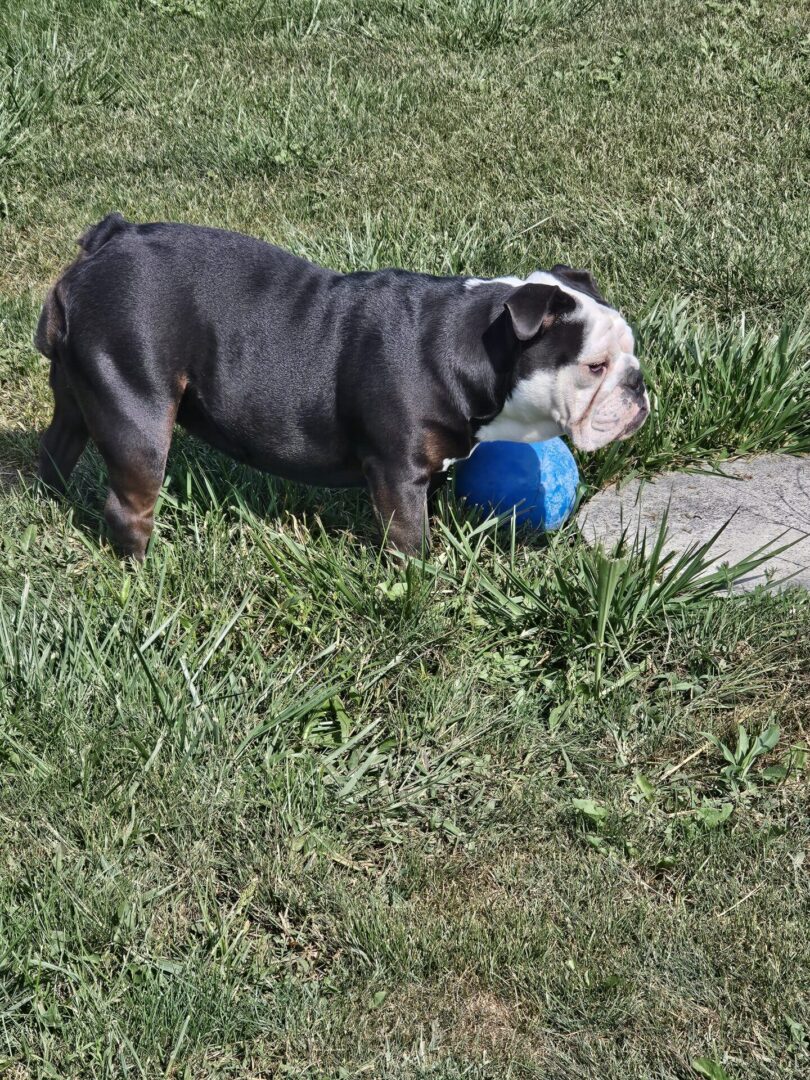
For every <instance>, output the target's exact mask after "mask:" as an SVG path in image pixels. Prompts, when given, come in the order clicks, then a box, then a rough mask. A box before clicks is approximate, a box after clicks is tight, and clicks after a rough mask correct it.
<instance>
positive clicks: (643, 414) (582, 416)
mask: <svg viewBox="0 0 810 1080" xmlns="http://www.w3.org/2000/svg"><path fill="white" fill-rule="evenodd" d="M491 280H493V281H498V282H503V283H504V284H509V285H513V286H515V287H517V286H520V285H524V284H539V285H555V286H556V287H557V288H559V289H562V291H563V292H566V293H568V294H569V295H570V296H572V297H573V298H574V299H575V301H576V305H577V306H576V308H575V310H573V311H572V312H570V313H569V314H566V315H563V316H561V317H560V318H559V319H558V320H557V322H556V324H555V325H554V326H552V328H551V329H550V330H549V331H548V333H546V334H543V335H542V336H541V337H540V338H539V339H538V341H537V342H536V343H535V344H534V345H532V346H530V348H529V349H528V350H527V351H526V353H525V354H524V357H523V358H522V359H521V366H522V368H524V369H525V374H521V373H520V372H519V374H518V380H517V382H516V384H515V387H514V389H513V390H512V393H511V394H510V395H509V397H508V398H507V400H506V402H505V403H504V407H503V409H502V410H501V412H500V413H499V414H498V415H497V416H496V417H494V419H492V420H490V421H489V423H487V424H486V425H484V426H483V427H482V428H480V429H479V430H478V432H477V438H478V439H479V440H481V441H482V442H488V441H492V440H496V439H506V440H508V441H510V442H542V441H543V440H545V439H551V438H554V436H556V435H563V434H565V435H567V436H568V437H569V438H570V439H571V441H572V442H573V443H574V445H575V446H576V447H578V448H579V449H580V450H598V449H599V448H600V447H602V446H606V445H607V444H608V443H609V442H612V441H613V440H614V439H623V438H628V437H629V436H630V435H632V434H633V432H635V431H637V430H638V428H640V427H641V425H642V424H643V423H644V421H645V420H646V418H647V416H648V414H649V411H650V401H649V397H648V396H647V391H646V389H645V388H644V382H643V379H642V377H641V369H640V365H639V362H638V360H637V359H636V357H635V355H634V352H633V349H634V342H633V334H632V331H631V330H630V327H629V326H628V325H627V323H626V322H625V320H624V319H623V318H622V316H621V315H620V314H619V313H618V311H616V310H614V309H613V308H611V307H608V306H606V305H605V304H600V303H598V302H597V301H596V300H594V299H593V298H592V297H591V296H589V295H588V294H587V293H584V292H580V291H579V290H578V289H575V288H572V287H571V286H569V285H568V284H567V283H566V282H564V281H562V280H561V279H560V278H557V277H556V276H555V275H553V274H549V273H545V272H543V271H540V270H538V271H535V273H533V274H530V275H529V277H527V278H526V279H525V281H524V280H521V279H520V278H514V277H506V278H495V279H491ZM487 283H488V282H485V281H483V280H481V279H479V278H470V279H469V280H468V281H466V282H465V287H466V288H468V289H471V288H476V287H477V286H479V285H483V284H487ZM573 323H579V328H580V329H581V347H580V348H579V351H578V354H577V355H576V356H569V355H568V354H567V352H565V351H564V349H563V346H564V344H565V342H566V340H567V341H570V340H571V339H572V335H573V334H574V333H575V332H576V327H574V326H572V325H571V324H573ZM555 344H556V345H557V350H556V351H555Z"/></svg>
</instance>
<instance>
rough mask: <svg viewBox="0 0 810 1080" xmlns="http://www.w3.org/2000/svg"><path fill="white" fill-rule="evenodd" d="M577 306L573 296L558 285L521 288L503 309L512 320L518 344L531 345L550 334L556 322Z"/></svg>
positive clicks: (511, 294)
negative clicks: (527, 342)
mask: <svg viewBox="0 0 810 1080" xmlns="http://www.w3.org/2000/svg"><path fill="white" fill-rule="evenodd" d="M576 306H577V302H576V300H575V299H574V298H573V296H569V294H568V293H566V292H563V290H562V289H558V288H557V286H556V285H534V284H530V285H519V286H518V287H517V288H516V289H515V290H514V292H511V293H510V294H509V296H508V297H507V299H506V302H505V304H504V307H505V308H506V311H507V313H508V314H509V318H510V319H511V320H512V329H513V330H514V331H515V336H516V337H517V338H518V340H519V341H530V340H531V339H532V338H533V337H537V335H538V334H539V333H540V332H541V330H548V329H549V328H550V327H551V326H553V325H554V322H555V321H556V320H557V319H558V318H559V317H560V315H565V314H566V312H569V311H573V310H574V308H575V307H576Z"/></svg>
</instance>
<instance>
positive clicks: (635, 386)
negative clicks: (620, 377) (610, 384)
mask: <svg viewBox="0 0 810 1080" xmlns="http://www.w3.org/2000/svg"><path fill="white" fill-rule="evenodd" d="M624 385H625V386H626V387H627V389H628V390H630V391H631V392H632V393H634V394H643V393H644V389H645V387H644V376H643V375H642V374H641V372H640V371H639V369H638V368H633V369H632V370H631V371H628V372H627V374H626V375H625V377H624Z"/></svg>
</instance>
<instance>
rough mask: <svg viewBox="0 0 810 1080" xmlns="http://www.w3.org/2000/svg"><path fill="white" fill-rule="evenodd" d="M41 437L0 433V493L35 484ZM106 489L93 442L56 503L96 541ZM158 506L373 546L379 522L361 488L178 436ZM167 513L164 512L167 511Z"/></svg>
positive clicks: (34, 433) (38, 434) (37, 432)
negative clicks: (345, 535)
mask: <svg viewBox="0 0 810 1080" xmlns="http://www.w3.org/2000/svg"><path fill="white" fill-rule="evenodd" d="M43 433H44V432H43V430H34V431H17V430H8V429H6V430H0V494H2V493H5V492H10V491H12V490H13V489H14V488H17V487H26V488H31V489H34V488H35V487H36V485H37V458H38V455H39V444H40V440H41V438H42V435H43ZM106 490H107V476H106V468H105V465H104V462H103V460H102V459H101V456H100V455H99V453H98V451H97V450H96V448H95V447H94V446H93V445H92V443H89V444H88V446H87V449H86V450H85V451H84V453H83V454H82V456H81V458H80V459H79V463H78V465H77V466H76V469H75V470H74V472H73V475H72V476H71V478H70V482H69V484H68V488H67V493H66V494H65V496H64V497H63V498H62V499H60V500H59V501H61V502H63V503H64V504H65V505H66V506H69V507H70V508H71V509H72V511H73V523H74V525H75V526H76V527H77V528H78V529H80V530H81V531H82V532H84V533H85V534H86V535H87V536H89V537H92V538H93V539H94V540H96V541H99V540H101V538H102V537H103V536H104V534H105V529H104V521H103V516H102V511H103V507H104V499H105V497H106ZM161 503H163V505H164V507H165V506H167V505H168V506H170V507H176V508H178V509H180V510H186V509H188V510H195V511H197V512H199V513H202V514H205V513H207V512H209V511H211V510H215V511H220V512H227V511H228V510H229V509H232V510H233V511H234V512H236V511H237V510H238V509H239V508H240V507H241V508H244V509H247V510H248V511H249V512H251V513H252V514H255V515H256V517H258V518H261V519H265V520H269V519H274V518H275V519H284V518H287V517H290V516H294V517H296V518H304V519H306V520H317V521H319V522H320V523H321V524H322V526H323V528H324V530H325V531H326V532H327V533H339V532H344V531H351V532H355V533H357V536H358V539H361V540H363V541H371V542H376V531H375V523H374V520H373V516H372V513H371V507H370V503H369V499H368V495H367V493H366V491H365V490H364V489H362V488H352V489H327V488H316V487H307V486H306V485H303V484H295V483H292V482H291V481H287V480H283V479H281V478H279V477H276V476H271V475H270V474H268V473H263V472H260V471H259V470H258V469H253V468H251V467H249V466H246V465H241V464H239V463H238V462H236V461H233V460H232V459H230V458H228V457H226V456H225V455H223V454H220V453H219V452H217V451H216V450H213V449H212V448H211V447H209V446H206V445H205V444H204V443H202V442H200V441H199V440H197V439H195V438H194V437H193V436H190V435H188V434H186V433H185V432H183V431H180V430H178V431H177V432H176V433H175V436H174V439H173V441H172V447H171V450H170V452H169V459H168V463H167V467H166V479H165V482H164V487H163V493H162V495H161ZM163 512H164V513H165V510H164V511H163Z"/></svg>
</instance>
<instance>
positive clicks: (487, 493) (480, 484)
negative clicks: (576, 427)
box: [455, 439, 579, 530]
mask: <svg viewBox="0 0 810 1080" xmlns="http://www.w3.org/2000/svg"><path fill="white" fill-rule="evenodd" d="M455 482H456V495H457V496H458V497H459V498H461V499H466V501H467V502H468V503H471V504H472V505H473V506H477V507H478V508H479V509H481V510H483V511H485V512H486V513H492V512H494V513H497V514H504V513H509V512H510V511H511V510H513V509H514V510H515V512H516V519H517V521H518V523H520V524H530V525H533V526H534V527H535V528H536V529H544V530H550V529H557V528H559V526H560V525H562V523H563V522H564V521H565V519H566V518H567V517H568V515H569V514H570V513H571V510H572V509H573V507H574V503H575V501H576V497H577V485H578V483H579V470H578V469H577V463H576V461H575V460H574V455H573V454H572V453H571V451H570V450H569V449H568V447H567V446H566V444H565V443H564V442H563V441H562V439H548V440H546V441H545V442H538V443H515V442H483V443H479V444H478V446H477V447H476V449H475V450H474V451H473V454H472V457H469V458H467V459H466V460H465V461H459V462H458V464H457V465H456V470H455Z"/></svg>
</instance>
